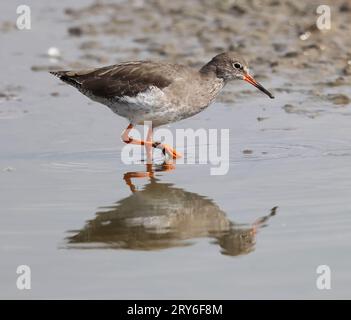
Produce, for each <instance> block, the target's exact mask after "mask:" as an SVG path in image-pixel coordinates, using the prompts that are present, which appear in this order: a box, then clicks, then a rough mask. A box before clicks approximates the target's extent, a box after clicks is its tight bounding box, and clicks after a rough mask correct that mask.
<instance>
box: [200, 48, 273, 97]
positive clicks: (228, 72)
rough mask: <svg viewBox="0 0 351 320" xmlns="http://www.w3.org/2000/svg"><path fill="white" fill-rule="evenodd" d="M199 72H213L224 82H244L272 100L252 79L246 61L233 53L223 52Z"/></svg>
mask: <svg viewBox="0 0 351 320" xmlns="http://www.w3.org/2000/svg"><path fill="white" fill-rule="evenodd" d="M201 71H202V72H214V73H215V74H216V76H217V78H220V79H223V80H224V81H225V82H228V81H231V80H234V79H241V80H244V81H246V82H248V83H250V84H252V85H253V86H255V87H256V88H257V89H259V90H261V91H262V92H264V93H265V94H266V95H268V96H269V97H270V98H271V99H273V98H274V96H273V95H272V94H271V93H270V92H269V91H268V90H266V89H265V88H264V87H263V86H262V85H261V84H260V83H259V82H258V81H256V80H255V79H254V78H253V77H252V75H251V74H250V71H249V67H248V65H247V63H246V61H245V60H244V59H243V58H241V57H240V56H239V55H237V54H236V53H234V52H224V53H221V54H218V55H216V56H215V57H214V58H213V59H212V60H211V61H210V62H209V63H208V64H206V65H205V66H204V67H203V68H202V69H201Z"/></svg>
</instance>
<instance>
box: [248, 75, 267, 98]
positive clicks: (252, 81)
mask: <svg viewBox="0 0 351 320" xmlns="http://www.w3.org/2000/svg"><path fill="white" fill-rule="evenodd" d="M244 80H245V81H246V82H248V83H251V84H252V85H253V86H255V87H256V88H257V89H259V90H261V91H262V92H264V93H265V94H266V95H267V96H268V97H270V98H271V99H274V96H273V95H272V94H271V93H270V92H269V91H268V90H266V89H265V88H264V87H263V86H262V85H261V84H260V83H259V82H257V81H256V80H255V79H254V78H252V77H251V76H250V75H249V74H245V75H244Z"/></svg>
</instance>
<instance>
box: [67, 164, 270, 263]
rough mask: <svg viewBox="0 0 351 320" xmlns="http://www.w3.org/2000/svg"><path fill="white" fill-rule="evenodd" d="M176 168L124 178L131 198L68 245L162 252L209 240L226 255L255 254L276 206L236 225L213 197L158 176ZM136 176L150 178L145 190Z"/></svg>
mask: <svg viewBox="0 0 351 320" xmlns="http://www.w3.org/2000/svg"><path fill="white" fill-rule="evenodd" d="M172 169H174V165H173V164H164V165H162V166H159V167H155V168H154V167H153V166H152V165H147V170H146V171H145V172H128V173H126V174H125V175H124V180H125V182H126V184H127V185H128V186H129V188H130V190H131V191H132V194H131V195H130V196H128V197H126V198H124V199H122V200H119V201H118V202H117V203H116V204H114V205H112V206H110V207H104V208H101V209H102V210H101V211H99V212H97V213H96V216H95V218H94V219H92V220H90V221H88V222H87V223H86V225H85V226H84V228H82V229H81V230H78V231H71V233H73V235H72V236H70V237H68V246H69V247H73V248H94V249H96V248H112V249H129V250H158V249H165V248H172V247H180V246H187V245H191V244H192V242H191V240H192V239H195V238H204V237H208V238H211V239H213V241H212V243H214V244H217V245H219V247H220V250H221V253H222V254H225V255H230V256H238V255H242V254H247V253H249V252H251V251H253V250H254V248H255V239H256V233H257V230H258V229H259V228H261V227H264V226H265V224H266V222H267V220H268V219H269V218H270V217H272V216H274V215H275V213H276V209H277V207H274V208H272V209H271V212H270V213H269V214H268V215H266V216H263V217H261V218H259V219H257V220H256V221H254V222H253V223H250V224H236V223H233V222H232V221H230V220H229V219H228V217H227V216H226V214H225V212H223V211H222V210H221V209H220V208H219V207H218V206H217V205H216V204H215V203H214V202H213V201H212V200H211V199H209V198H207V197H205V196H202V195H199V194H197V193H194V192H188V191H185V190H183V189H181V188H177V187H175V186H174V185H173V184H171V183H162V182H160V181H159V180H158V179H157V178H155V172H157V171H169V170H172ZM137 177H147V178H148V179H149V182H148V183H147V184H146V185H145V186H144V187H143V189H142V190H140V191H137V190H136V188H135V186H134V184H133V182H132V179H133V178H137Z"/></svg>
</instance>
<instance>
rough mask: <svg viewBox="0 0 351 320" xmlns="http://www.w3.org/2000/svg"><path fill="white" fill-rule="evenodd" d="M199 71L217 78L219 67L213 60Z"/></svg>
mask: <svg viewBox="0 0 351 320" xmlns="http://www.w3.org/2000/svg"><path fill="white" fill-rule="evenodd" d="M199 72H200V73H201V74H202V75H204V76H208V77H214V78H217V67H216V65H215V64H214V63H212V60H211V61H210V62H208V63H206V64H205V65H204V66H203V67H202V68H201V69H200V70H199Z"/></svg>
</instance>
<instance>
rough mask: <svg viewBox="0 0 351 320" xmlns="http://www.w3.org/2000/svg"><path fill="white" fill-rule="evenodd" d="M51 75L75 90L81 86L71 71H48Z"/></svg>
mask: <svg viewBox="0 0 351 320" xmlns="http://www.w3.org/2000/svg"><path fill="white" fill-rule="evenodd" d="M50 73H51V74H53V75H54V76H56V77H58V78H59V79H60V80H62V81H63V82H66V83H68V84H70V85H71V86H74V87H76V88H79V87H80V86H81V84H80V83H79V82H78V81H77V80H78V79H76V78H75V74H74V73H72V71H67V70H66V71H50Z"/></svg>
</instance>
